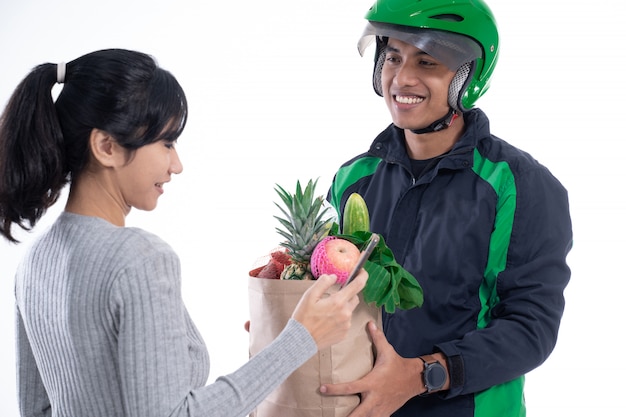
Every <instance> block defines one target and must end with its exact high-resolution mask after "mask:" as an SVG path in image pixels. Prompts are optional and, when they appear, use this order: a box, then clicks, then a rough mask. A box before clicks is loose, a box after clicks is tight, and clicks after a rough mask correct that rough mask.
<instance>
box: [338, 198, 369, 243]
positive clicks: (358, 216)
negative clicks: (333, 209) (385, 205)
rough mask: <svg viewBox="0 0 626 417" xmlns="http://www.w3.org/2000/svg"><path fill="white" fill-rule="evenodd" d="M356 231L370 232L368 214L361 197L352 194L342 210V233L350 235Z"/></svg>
mask: <svg viewBox="0 0 626 417" xmlns="http://www.w3.org/2000/svg"><path fill="white" fill-rule="evenodd" d="M358 231H363V232H369V231H370V214H369V211H368V210H367V204H365V200H363V197H361V195H360V194H358V193H352V194H350V196H349V197H348V201H346V206H345V207H344V209H343V223H342V233H343V234H346V235H351V234H352V233H354V232H358Z"/></svg>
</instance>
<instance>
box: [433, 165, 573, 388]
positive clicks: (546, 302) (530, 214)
mask: <svg viewBox="0 0 626 417" xmlns="http://www.w3.org/2000/svg"><path fill="white" fill-rule="evenodd" d="M516 188H517V196H516V200H515V201H516V209H515V212H514V213H513V216H514V218H513V227H512V230H511V237H510V242H509V247H508V252H507V254H506V267H505V269H504V270H503V271H501V272H500V273H499V274H498V275H497V281H496V285H495V294H493V295H492V296H491V301H490V303H491V308H490V311H489V313H488V316H489V321H488V324H487V325H486V326H485V327H484V328H482V329H478V330H476V331H474V332H470V333H468V334H466V335H465V337H463V338H462V339H460V340H456V341H450V342H446V343H441V344H439V345H438V346H437V348H438V349H439V350H441V351H443V352H444V353H445V354H446V355H447V356H448V358H449V362H451V363H452V365H453V369H452V372H453V373H452V374H451V378H452V383H453V387H452V389H451V390H450V392H449V393H448V396H449V397H450V396H455V395H458V394H465V393H472V392H478V391H481V390H484V389H486V388H488V387H491V386H494V385H498V384H502V383H504V382H507V381H510V380H512V379H514V378H517V377H519V376H521V375H523V374H525V373H527V372H529V371H530V370H532V369H534V368H536V367H537V366H539V365H540V364H541V363H543V362H544V361H545V360H546V359H547V357H548V356H549V355H550V353H551V352H552V350H553V348H554V346H555V344H556V340H557V334H558V329H559V326H560V321H561V317H562V314H563V310H564V307H565V301H564V294H563V293H564V290H565V287H566V285H567V283H568V282H569V278H570V269H569V267H568V266H567V263H566V256H567V254H568V252H569V250H570V249H571V245H572V225H571V220H570V215H569V203H568V198H567V192H566V191H565V189H564V188H563V187H562V186H561V184H560V183H559V182H558V181H557V180H556V179H555V178H554V177H553V176H552V175H551V174H550V173H549V172H547V170H545V168H538V169H534V170H530V171H527V172H525V173H524V175H520V176H518V177H517V178H516ZM450 359H451V360H450ZM459 373H462V375H459ZM455 382H457V384H455Z"/></svg>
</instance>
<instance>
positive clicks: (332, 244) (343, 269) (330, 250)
mask: <svg viewBox="0 0 626 417" xmlns="http://www.w3.org/2000/svg"><path fill="white" fill-rule="evenodd" d="M359 255H360V252H359V248H358V247H357V246H356V245H355V244H354V243H352V242H350V241H348V240H346V239H341V238H338V237H336V236H328V237H326V238H324V239H322V241H321V242H320V243H318V244H317V246H316V247H315V249H314V250H313V254H312V255H311V272H312V273H313V277H315V278H316V279H317V278H319V276H320V275H322V274H329V275H330V274H335V275H337V284H343V283H344V282H346V280H347V279H348V275H350V272H351V271H352V268H354V265H356V263H357V260H358V259H359Z"/></svg>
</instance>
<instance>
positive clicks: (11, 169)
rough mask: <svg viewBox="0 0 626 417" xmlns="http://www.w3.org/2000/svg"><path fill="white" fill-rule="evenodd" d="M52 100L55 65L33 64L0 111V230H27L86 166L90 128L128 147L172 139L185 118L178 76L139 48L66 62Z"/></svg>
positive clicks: (6, 234)
mask: <svg viewBox="0 0 626 417" xmlns="http://www.w3.org/2000/svg"><path fill="white" fill-rule="evenodd" d="M65 74H66V75H65V80H64V84H63V87H62V90H61V92H60V93H59V96H58V98H57V100H56V101H54V100H53V98H52V87H53V86H54V85H55V83H56V82H57V64H50V63H48V64H42V65H39V66H37V67H36V68H34V69H33V70H32V71H31V72H30V73H29V74H28V75H27V76H26V78H24V80H22V82H21V83H20V84H19V85H18V86H17V88H16V89H15V91H14V92H13V95H12V96H11V98H10V99H9V102H8V104H7V106H6V108H5V110H4V112H3V114H2V116H1V117H0V233H1V234H2V235H3V236H4V237H5V238H6V239H8V240H9V241H11V242H17V240H16V239H15V238H14V237H13V235H12V233H11V228H12V225H13V224H16V225H18V226H20V227H21V228H22V229H25V230H31V229H32V228H33V227H34V226H35V224H36V222H37V221H38V220H39V219H40V218H41V216H42V215H43V214H44V213H45V212H46V210H47V209H48V208H49V207H50V206H52V205H53V204H54V203H55V202H56V201H57V199H58V198H59V195H60V193H61V190H62V189H63V187H64V186H65V185H66V184H67V183H68V182H69V181H71V179H72V178H73V177H76V176H77V175H78V174H79V173H80V172H81V171H82V170H83V169H84V168H85V166H86V164H87V162H88V158H89V136H90V134H91V131H92V130H93V129H99V130H102V131H105V132H107V133H108V134H110V135H111V136H112V137H113V138H114V139H115V140H116V141H117V142H118V143H119V144H120V145H121V146H123V147H124V148H126V149H128V150H130V151H133V150H136V149H138V148H140V147H142V146H144V145H147V144H150V143H153V142H156V141H158V140H167V141H172V142H173V141H175V140H176V139H177V138H178V137H179V136H180V134H181V133H182V131H183V129H184V127H185V124H186V122H187V99H186V97H185V93H184V91H183V89H182V88H181V86H180V85H179V83H178V81H177V80H176V79H175V78H174V76H173V75H172V74H170V73H169V72H168V71H166V70H164V69H162V68H160V67H159V66H158V65H157V62H156V61H155V59H154V58H153V57H151V56H149V55H147V54H144V53H141V52H136V51H129V50H124V49H106V50H101V51H96V52H92V53H89V54H86V55H83V56H81V57H80V58H77V59H75V60H74V61H71V62H68V63H67V64H66V72H65Z"/></svg>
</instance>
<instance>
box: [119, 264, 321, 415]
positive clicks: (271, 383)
mask: <svg viewBox="0 0 626 417" xmlns="http://www.w3.org/2000/svg"><path fill="white" fill-rule="evenodd" d="M114 293H115V295H114V296H113V310H114V311H115V312H114V315H117V316H118V317H119V338H118V350H119V361H120V363H119V367H120V376H121V380H122V387H121V388H122V392H123V395H124V399H123V400H124V408H125V413H126V415H127V416H129V417H130V416H151V417H154V416H208V415H211V416H244V415H246V414H247V413H248V412H250V411H251V410H252V409H253V408H254V407H256V405H257V404H258V403H259V402H260V401H261V400H262V399H263V398H265V396H267V395H268V394H269V393H270V392H271V391H272V390H273V389H274V388H275V387H276V386H278V385H279V384H280V383H281V382H282V381H283V380H284V379H285V378H286V377H287V376H288V375H289V374H291V372H293V371H294V370H295V369H297V368H298V367H299V366H300V365H301V364H302V363H304V362H305V361H306V360H308V359H309V358H310V357H311V356H312V355H313V354H314V353H315V352H316V351H317V348H316V345H315V342H314V341H313V339H312V337H311V336H310V334H309V333H308V332H307V330H306V329H305V328H304V327H303V326H301V325H300V324H299V323H297V322H295V321H293V320H292V321H291V322H290V323H289V324H288V325H287V326H286V328H285V329H284V331H283V332H282V333H281V335H280V336H279V337H278V338H277V339H276V340H275V341H274V343H273V344H271V345H270V346H268V347H267V348H266V349H265V350H264V351H262V352H260V353H259V354H258V355H257V356H255V357H254V358H252V359H251V360H250V361H249V362H248V363H246V364H245V365H243V366H242V367H241V368H240V369H238V370H237V371H235V372H233V373H232V374H230V375H227V376H222V377H219V378H217V380H216V381H215V382H214V383H213V384H210V385H206V386H202V387H198V386H197V385H196V384H195V383H194V382H192V381H191V380H190V375H192V374H193V369H192V367H193V362H192V360H191V359H190V356H189V352H188V340H187V334H186V322H185V320H186V319H185V314H186V313H185V307H184V305H183V301H182V297H181V285H180V268H179V265H178V258H177V256H176V255H175V254H173V252H172V253H169V254H163V253H158V254H156V255H155V256H150V257H149V259H147V260H145V261H142V262H141V263H138V264H135V265H133V266H132V268H130V267H129V268H126V269H125V270H124V271H123V274H122V276H120V277H119V278H118V279H117V280H116V289H115V292H114Z"/></svg>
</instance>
